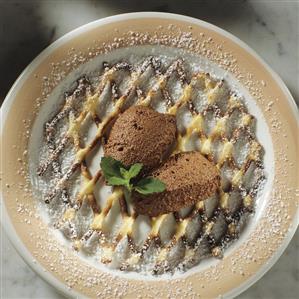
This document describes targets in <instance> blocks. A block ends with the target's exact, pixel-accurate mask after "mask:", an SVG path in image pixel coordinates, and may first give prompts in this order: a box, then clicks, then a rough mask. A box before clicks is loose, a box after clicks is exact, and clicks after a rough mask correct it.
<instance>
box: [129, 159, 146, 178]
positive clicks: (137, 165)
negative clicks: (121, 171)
mask: <svg viewBox="0 0 299 299" xmlns="http://www.w3.org/2000/svg"><path fill="white" fill-rule="evenodd" d="M142 167H143V164H142V163H135V164H133V165H132V166H131V167H130V169H129V171H128V178H129V179H132V178H134V177H136V176H137V175H138V174H139V172H140V171H141V169H142Z"/></svg>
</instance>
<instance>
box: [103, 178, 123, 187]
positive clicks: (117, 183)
mask: <svg viewBox="0 0 299 299" xmlns="http://www.w3.org/2000/svg"><path fill="white" fill-rule="evenodd" d="M107 183H108V185H111V186H122V185H126V184H127V180H125V179H123V178H119V177H116V176H112V177H109V178H108V179H107Z"/></svg>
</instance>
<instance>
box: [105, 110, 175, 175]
mask: <svg viewBox="0 0 299 299" xmlns="http://www.w3.org/2000/svg"><path fill="white" fill-rule="evenodd" d="M176 134H177V127H176V119H175V117H174V116H173V115H167V114H162V113H159V112H156V111H155V110H153V109H152V108H150V107H146V106H133V107H131V108H129V109H127V110H126V111H125V112H123V113H122V114H120V116H119V117H118V118H117V119H116V121H115V123H114V125H113V127H112V129H111V131H110V134H109V138H108V140H107V143H106V144H105V146H104V151H105V156H110V157H112V158H114V159H115V160H118V161H120V162H122V163H123V164H124V165H125V166H127V167H128V166H130V165H132V164H135V163H142V164H143V168H142V170H143V173H145V172H146V173H148V172H149V171H151V170H153V169H155V168H156V167H158V166H159V165H160V164H161V162H163V161H164V160H165V159H166V158H167V157H168V155H169V154H170V153H171V150H172V148H173V146H174V145H175V141H176Z"/></svg>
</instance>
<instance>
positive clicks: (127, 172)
mask: <svg viewBox="0 0 299 299" xmlns="http://www.w3.org/2000/svg"><path fill="white" fill-rule="evenodd" d="M120 174H121V175H122V177H123V178H124V179H126V180H128V179H129V171H128V170H126V169H125V168H122V167H121V168H120Z"/></svg>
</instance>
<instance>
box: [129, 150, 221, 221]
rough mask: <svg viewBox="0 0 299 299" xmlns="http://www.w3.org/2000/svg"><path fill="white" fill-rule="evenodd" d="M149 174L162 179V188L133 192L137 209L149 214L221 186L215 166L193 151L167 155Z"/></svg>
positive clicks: (182, 205)
mask: <svg viewBox="0 0 299 299" xmlns="http://www.w3.org/2000/svg"><path fill="white" fill-rule="evenodd" d="M152 176H153V177H155V178H157V179H159V180H161V181H162V182H164V184H165V185H166V189H165V191H164V192H162V193H153V194H150V195H147V196H144V195H141V194H139V193H137V192H136V193H134V195H133V196H134V204H135V210H136V212H137V213H138V214H143V215H148V216H151V217H156V216H158V215H162V214H166V213H170V212H176V211H179V210H181V209H182V208H185V207H188V206H191V205H193V204H195V203H196V202H198V201H201V200H204V199H206V198H208V197H209V196H211V195H213V194H214V193H215V192H216V190H217V188H218V187H219V186H220V174H219V171H218V169H217V168H216V166H214V164H213V163H211V162H210V161H209V160H207V159H206V158H205V157H204V156H202V155H201V154H200V153H199V152H195V151H193V152H184V153H179V154H176V155H174V156H172V157H170V158H169V159H168V160H167V161H166V162H165V163H164V164H163V165H162V166H161V167H160V168H158V169H157V170H155V171H154V172H153V173H152Z"/></svg>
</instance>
